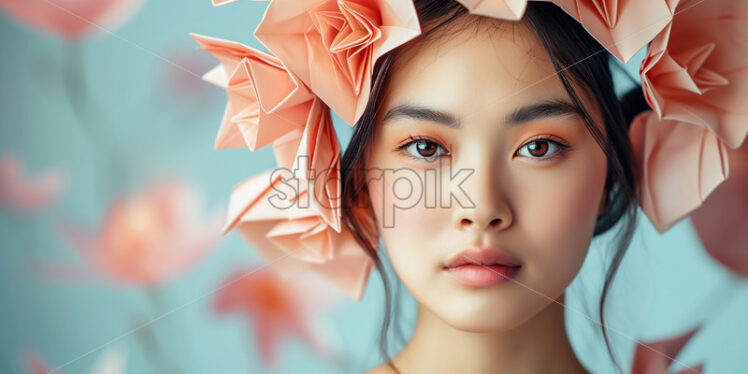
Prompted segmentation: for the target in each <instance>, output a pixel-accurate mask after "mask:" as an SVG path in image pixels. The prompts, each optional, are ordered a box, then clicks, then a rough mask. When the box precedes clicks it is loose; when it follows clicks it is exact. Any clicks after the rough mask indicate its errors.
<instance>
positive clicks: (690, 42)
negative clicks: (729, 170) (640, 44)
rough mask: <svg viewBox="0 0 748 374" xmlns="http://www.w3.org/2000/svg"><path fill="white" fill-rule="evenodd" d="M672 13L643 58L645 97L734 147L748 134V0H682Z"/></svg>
mask: <svg viewBox="0 0 748 374" xmlns="http://www.w3.org/2000/svg"><path fill="white" fill-rule="evenodd" d="M676 12H677V14H676V15H675V17H674V18H673V21H672V23H671V24H669V25H668V26H667V27H665V29H664V30H662V32H661V33H660V34H659V35H657V37H656V38H655V39H654V40H653V41H652V44H651V45H650V48H649V50H648V51H647V57H646V58H645V59H644V61H642V65H641V69H640V70H641V78H642V88H643V90H644V94H645V97H646V99H647V102H649V105H650V106H651V107H652V108H653V109H654V110H655V111H656V112H657V114H658V115H659V116H660V118H665V119H672V120H679V121H685V122H690V123H693V124H696V125H700V126H705V127H708V128H709V129H710V130H711V131H713V132H714V133H715V134H717V136H719V137H720V138H721V139H722V141H723V142H724V143H725V144H727V145H728V146H729V147H731V148H737V147H739V146H740V144H741V143H742V142H743V140H744V139H745V137H746V135H748V59H746V56H748V2H745V1H731V0H710V1H693V0H681V1H680V3H679V4H678V7H677V9H676Z"/></svg>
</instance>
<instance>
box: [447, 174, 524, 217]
mask: <svg viewBox="0 0 748 374" xmlns="http://www.w3.org/2000/svg"><path fill="white" fill-rule="evenodd" d="M463 186H464V187H463V190H464V191H465V194H466V195H467V196H468V198H469V200H471V201H472V204H464V205H461V204H456V205H455V210H454V213H453V221H454V224H455V226H456V227H457V229H459V230H463V231H500V230H505V229H506V228H508V227H509V226H511V225H512V217H513V215H512V210H511V207H510V204H509V200H508V198H507V195H506V190H505V189H504V188H503V187H502V183H500V177H499V175H498V172H496V171H491V170H490V169H489V170H486V168H484V167H481V168H480V169H475V171H474V173H473V175H471V176H470V177H468V178H467V180H465V182H464V184H463ZM470 205H472V206H470Z"/></svg>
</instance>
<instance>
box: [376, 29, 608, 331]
mask: <svg viewBox="0 0 748 374" xmlns="http://www.w3.org/2000/svg"><path fill="white" fill-rule="evenodd" d="M513 26H514V30H511V28H512V27H513ZM491 30H492V29H490V28H486V29H483V30H481V31H480V32H477V33H476V32H475V30H473V29H472V28H471V29H469V30H466V28H462V31H454V32H449V33H448V35H449V37H443V36H442V37H440V38H439V39H438V40H434V41H432V42H429V43H424V44H422V45H418V46H415V47H414V48H412V49H410V50H408V51H407V52H405V53H404V54H403V55H401V56H400V57H399V58H398V60H397V62H396V64H395V65H394V67H393V69H392V70H391V75H390V78H389V86H388V89H387V92H386V93H385V94H386V96H385V99H384V102H383V106H382V108H381V109H380V111H379V117H378V119H377V123H376V127H375V130H374V131H375V135H374V140H373V145H372V148H371V153H370V154H369V158H368V165H367V167H368V168H370V169H369V172H368V178H369V180H368V182H367V184H368V190H369V194H370V198H371V202H372V204H373V209H374V214H375V215H376V221H377V224H378V229H379V233H380V235H381V238H382V240H383V243H384V246H385V248H386V251H387V254H388V256H389V258H390V261H391V263H392V266H393V268H394V270H395V272H396V273H397V274H398V276H399V278H400V280H401V281H402V282H403V284H404V285H405V286H406V288H407V289H408V290H409V291H410V292H411V293H412V294H413V296H414V297H415V298H416V299H417V300H418V302H419V303H420V304H421V306H422V307H424V308H428V309H429V310H430V311H431V312H432V313H433V314H435V315H437V316H438V317H440V318H441V319H442V320H444V321H446V322H447V323H449V324H450V325H452V326H454V327H456V328H459V329H462V330H468V331H502V330H508V329H510V328H512V327H514V326H517V325H519V324H521V323H523V322H525V321H526V320H528V319H530V318H531V317H532V316H534V315H536V314H537V313H538V312H540V311H541V310H542V309H543V308H545V307H546V306H547V305H548V304H550V303H551V302H553V300H555V299H557V298H558V297H559V296H561V295H562V294H563V291H564V289H565V288H566V287H567V286H568V285H569V284H570V283H571V281H572V280H573V278H574V277H575V276H576V274H577V272H578V271H579V269H580V267H581V265H582V262H583V261H584V257H585V255H586V253H587V249H588V247H589V243H590V240H591V238H592V235H593V232H594V227H595V221H596V219H597V217H598V215H599V214H601V213H602V202H603V195H604V184H605V177H606V159H605V155H604V153H603V151H602V150H601V148H600V147H599V146H598V144H597V143H596V142H595V140H594V139H593V137H592V136H591V135H590V134H589V132H588V131H587V129H586V128H585V125H584V123H583V121H582V119H581V117H580V116H579V115H578V114H576V113H575V112H574V111H573V109H571V110H569V109H568V108H572V106H571V100H570V99H569V96H568V94H567V93H566V91H565V90H564V88H563V86H562V84H561V82H560V80H559V79H558V78H557V76H556V73H555V71H554V69H553V66H552V64H551V61H550V59H549V57H548V55H547V53H546V52H545V50H544V49H543V48H542V46H541V44H540V42H539V41H538V40H537V39H536V36H535V35H534V34H533V33H532V32H531V31H530V30H529V29H527V28H526V27H525V26H523V25H521V24H514V25H512V24H511V23H504V24H502V25H501V30H493V31H491ZM578 92H579V91H578ZM580 94H581V92H580ZM582 97H583V100H589V98H585V96H584V95H583V96H582ZM564 103H566V104H564ZM585 103H586V105H587V107H586V109H587V110H588V112H589V113H591V115H592V118H593V119H594V120H595V121H596V122H597V123H598V126H599V127H600V128H601V129H602V126H600V125H599V124H600V123H601V122H600V116H599V114H598V111H597V109H596V108H595V106H594V105H592V104H591V103H590V102H589V101H586V102H585ZM541 104H547V105H545V106H542V107H533V106H537V105H541ZM523 108H524V109H523ZM469 248H473V249H477V252H476V251H473V252H463V250H465V249H469ZM481 251H482V252H481ZM461 252H462V253H463V256H462V257H461V259H462V260H463V261H461V262H473V263H474V264H473V265H465V266H456V265H458V264H459V262H455V260H456V259H460V253H461ZM497 253H499V254H501V255H503V256H504V257H508V258H509V259H512V260H514V261H515V262H516V264H518V265H519V267H516V266H515V267H514V269H510V268H508V267H506V266H498V265H493V266H486V263H488V264H491V263H499V261H497V259H498V257H493V256H498V255H497ZM482 255H483V258H480V257H481V256H482ZM516 264H515V265H516ZM453 265H454V266H453ZM509 274H511V278H508V277H505V276H507V275H509ZM502 280H503V281H502Z"/></svg>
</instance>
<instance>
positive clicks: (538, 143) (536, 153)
mask: <svg viewBox="0 0 748 374" xmlns="http://www.w3.org/2000/svg"><path fill="white" fill-rule="evenodd" d="M564 148H566V146H565V145H564V144H561V143H559V142H557V141H554V140H550V139H535V140H532V141H530V142H528V143H526V144H525V145H523V146H522V147H521V148H520V149H519V150H517V155H519V156H524V157H529V158H535V159H548V158H551V156H553V155H555V154H556V153H558V152H559V151H561V150H563V149H564Z"/></svg>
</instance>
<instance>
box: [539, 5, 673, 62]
mask: <svg viewBox="0 0 748 374" xmlns="http://www.w3.org/2000/svg"><path fill="white" fill-rule="evenodd" d="M547 1H550V2H552V3H554V4H556V5H558V6H559V7H561V9H563V10H564V11H565V12H566V13H567V14H569V15H570V16H572V17H574V19H576V20H577V21H579V22H580V23H581V24H582V26H584V28H585V29H586V30H587V31H588V32H589V33H590V35H592V36H593V37H594V38H595V39H596V40H597V41H598V43H600V44H601V45H602V46H603V48H606V49H607V50H608V51H609V52H610V53H611V54H612V55H613V56H615V57H616V58H617V59H618V60H620V61H622V62H624V63H625V62H627V61H628V60H629V59H630V58H631V57H633V56H634V55H635V54H636V52H638V51H639V50H640V49H642V47H644V46H645V45H647V43H649V42H650V41H651V40H652V39H653V38H654V37H655V35H657V33H659V32H660V30H662V29H663V28H664V27H665V26H667V24H668V23H669V22H670V20H671V19H672V16H673V12H674V8H675V6H676V5H677V3H678V0H628V1H624V0H547Z"/></svg>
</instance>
